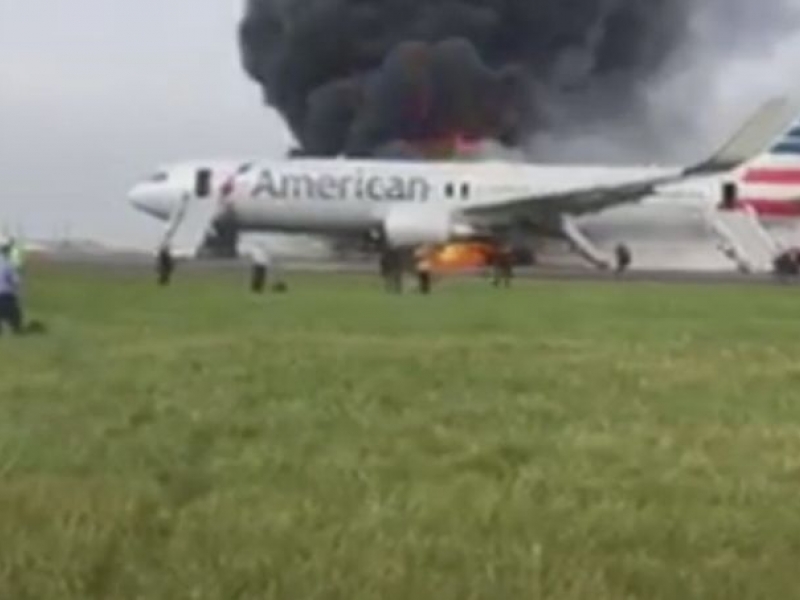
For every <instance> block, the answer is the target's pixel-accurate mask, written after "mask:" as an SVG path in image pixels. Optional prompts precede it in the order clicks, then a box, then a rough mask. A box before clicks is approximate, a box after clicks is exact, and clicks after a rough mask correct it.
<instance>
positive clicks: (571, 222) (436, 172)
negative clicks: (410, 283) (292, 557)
mask: <svg viewBox="0 0 800 600" xmlns="http://www.w3.org/2000/svg"><path fill="white" fill-rule="evenodd" d="M796 116H797V112H796V110H795V109H794V107H793V106H792V105H791V103H790V102H789V101H788V100H786V99H774V100H771V101H769V102H767V103H765V104H764V105H763V106H762V107H761V108H760V110H759V111H757V113H756V114H755V115H754V116H753V117H752V118H751V119H750V120H748V121H747V123H746V124H745V125H744V126H743V127H742V128H741V129H740V130H739V131H738V132H737V133H736V134H735V135H734V136H733V137H732V138H731V139H730V140H729V141H728V142H727V143H726V144H724V145H723V146H722V147H721V148H720V149H719V150H718V151H717V152H716V153H714V154H713V155H712V156H711V157H709V158H707V159H705V160H703V161H700V162H698V163H696V164H694V165H690V166H688V167H660V166H583V165H543V164H538V165H533V164H520V163H507V162H500V161H485V162H475V163H461V162H451V161H432V162H422V161H419V162H413V161H385V160H377V159H372V160H370V159H366V160H351V159H346V158H341V157H337V158H332V159H315V158H303V157H297V158H290V159H287V160H278V161H269V160H244V161H241V162H237V161H224V162H222V163H209V164H207V165H203V166H201V167H199V168H198V167H197V166H196V165H192V164H191V163H186V164H184V165H182V166H178V167H168V168H165V169H159V171H158V172H157V173H156V174H155V175H154V176H152V177H150V178H148V179H147V180H145V181H142V182H139V183H137V184H136V185H135V186H134V187H133V188H132V189H131V190H130V192H129V194H128V199H129V201H130V203H131V204H132V205H133V206H134V207H135V208H136V209H138V210H140V211H142V212H145V213H147V214H148V215H150V216H153V217H155V218H157V219H159V220H160V221H162V222H163V223H164V232H163V235H162V237H161V239H160V243H159V248H162V249H166V250H167V251H169V252H173V251H174V248H175V246H176V245H179V242H180V240H179V238H182V241H183V243H188V245H189V252H190V253H197V252H198V249H199V248H200V247H202V246H203V245H204V244H203V242H204V241H206V242H207V241H208V240H209V239H212V240H213V238H215V237H216V238H217V239H219V238H226V239H228V241H230V239H229V238H230V235H226V233H225V232H229V233H230V232H235V233H236V234H238V233H265V232H282V233H292V234H310V235H321V236H329V237H331V238H340V239H341V238H347V239H352V240H354V241H358V242H363V243H366V244H368V245H369V246H370V247H371V248H373V249H375V250H376V251H377V252H381V253H384V252H389V251H413V249H415V248H418V247H419V246H434V247H436V246H439V247H441V246H443V245H447V244H449V243H454V242H488V243H494V244H506V243H508V242H509V241H513V240H516V239H519V238H521V237H524V236H530V235H534V236H545V237H556V238H561V239H566V240H568V241H569V242H570V243H571V245H572V246H573V248H574V249H575V250H576V251H577V252H578V253H579V254H580V255H581V256H583V257H584V258H585V259H587V260H588V261H589V262H591V263H592V264H594V265H595V266H597V267H599V268H608V267H609V266H610V262H611V259H610V257H609V256H607V255H606V254H605V253H603V252H601V251H599V249H598V248H597V246H596V245H595V244H594V243H592V241H590V240H589V239H588V238H587V236H586V235H585V233H584V232H583V231H582V229H581V227H580V226H579V223H580V220H581V219H584V220H585V219H586V218H587V217H591V216H592V215H599V214H602V213H603V212H607V211H609V210H612V209H614V208H618V207H623V206H626V205H632V204H637V203H641V202H643V201H645V200H649V201H651V202H653V201H655V202H662V203H663V202H665V201H667V202H668V201H678V200H680V199H683V200H684V201H688V202H689V203H695V204H697V203H699V202H701V203H705V204H707V203H708V198H709V197H719V196H720V194H723V195H724V194H727V195H728V196H730V195H731V187H730V186H731V183H730V181H729V180H730V178H731V177H734V178H735V177H736V176H737V175H738V174H739V173H740V172H741V169H742V168H750V167H751V168H756V167H757V166H758V165H759V164H760V163H761V161H762V160H763V159H764V154H763V151H765V150H766V149H768V148H775V146H774V141H775V140H776V139H778V140H783V139H784V138H785V136H786V135H787V131H788V132H790V133H791V132H794V131H795V129H796V128H797V127H800V123H797V122H794V123H793V120H794V119H795V118H796ZM781 143H782V142H779V145H780V144H781ZM771 144H773V145H771ZM689 184H694V187H692V186H690V185H689ZM720 185H723V187H722V188H721V189H720V187H719V186H720ZM733 185H734V186H735V185H736V184H735V183H734V184H733ZM687 186H689V187H687ZM749 200H752V199H749V198H745V199H744V201H749ZM747 206H749V207H750V208H751V209H753V210H762V209H764V208H765V206H767V205H765V204H763V203H752V202H749V204H747Z"/></svg>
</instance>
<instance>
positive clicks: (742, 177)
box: [734, 118, 800, 217]
mask: <svg viewBox="0 0 800 600" xmlns="http://www.w3.org/2000/svg"><path fill="white" fill-rule="evenodd" d="M734 178H735V180H736V183H737V184H738V188H739V204H746V205H750V206H752V207H753V208H754V209H755V210H756V212H757V213H758V214H759V215H760V216H775V217H779V216H782V217H787V216H791V217H800V118H796V119H795V120H794V121H793V122H792V124H791V126H790V127H789V128H787V129H786V130H785V131H784V132H783V134H782V135H781V136H780V137H779V138H778V139H777V140H776V141H775V142H774V143H773V144H771V145H770V147H769V148H768V149H767V150H766V151H765V152H763V153H761V154H760V155H759V156H757V157H756V158H755V159H753V160H752V161H750V162H748V163H747V164H745V165H743V166H742V167H741V168H740V169H739V170H737V172H736V173H735V175H734Z"/></svg>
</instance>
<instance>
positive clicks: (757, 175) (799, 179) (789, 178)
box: [744, 168, 800, 185]
mask: <svg viewBox="0 0 800 600" xmlns="http://www.w3.org/2000/svg"><path fill="white" fill-rule="evenodd" d="M744 181H745V183H777V184H781V185H800V168H796V169H750V170H749V171H747V172H746V173H745V174H744Z"/></svg>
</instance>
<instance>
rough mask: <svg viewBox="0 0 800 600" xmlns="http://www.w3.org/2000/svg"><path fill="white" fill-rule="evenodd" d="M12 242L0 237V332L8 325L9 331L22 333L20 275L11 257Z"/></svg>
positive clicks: (17, 333)
mask: <svg viewBox="0 0 800 600" xmlns="http://www.w3.org/2000/svg"><path fill="white" fill-rule="evenodd" d="M12 251H13V242H12V241H11V240H9V239H7V238H0V333H2V331H3V327H4V326H5V325H8V326H9V327H10V328H11V331H12V332H13V333H14V334H16V335H19V334H21V333H22V307H21V305H20V284H21V282H20V276H19V271H18V270H17V268H16V267H15V266H14V262H13V259H12Z"/></svg>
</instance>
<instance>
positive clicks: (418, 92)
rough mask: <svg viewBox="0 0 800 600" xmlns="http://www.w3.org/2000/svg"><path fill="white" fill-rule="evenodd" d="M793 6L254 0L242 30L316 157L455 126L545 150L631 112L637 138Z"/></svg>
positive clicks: (393, 147) (389, 148)
mask: <svg viewBox="0 0 800 600" xmlns="http://www.w3.org/2000/svg"><path fill="white" fill-rule="evenodd" d="M791 4H793V1H792V0H770V2H769V3H765V6H761V5H760V4H759V3H755V2H752V1H750V0H572V1H570V2H566V1H565V0H516V1H510V2H509V1H508V0H506V1H501V0H486V1H483V2H475V1H474V0H442V1H440V2H436V3H432V2H429V1H425V0H248V3H247V6H246V12H245V16H244V19H243V20H242V23H241V27H240V36H239V37H240V46H241V50H242V60H243V65H244V67H245V69H246V71H247V73H248V74H249V75H250V76H251V77H252V78H253V79H254V80H255V81H256V82H258V83H259V85H260V86H261V87H262V89H263V93H264V98H265V101H266V102H267V103H268V104H270V105H272V106H274V107H275V108H276V109H277V110H278V111H279V112H280V113H281V114H282V115H283V116H284V117H285V119H286V121H287V123H288V124H289V127H290V128H291V130H292V132H293V133H294V135H295V137H296V138H297V140H298V142H299V143H300V145H301V147H302V152H304V153H307V154H312V155H335V154H346V155H350V156H367V155H376V154H377V155H387V154H389V155H391V154H395V155H399V156H415V155H416V154H418V153H419V152H420V149H424V148H426V147H427V145H428V144H430V143H431V142H435V141H436V140H441V139H444V138H448V137H452V136H455V135H458V136H461V137H465V138H470V139H481V140H492V141H494V142H499V143H500V144H502V145H504V146H507V147H521V146H527V145H529V144H530V143H531V142H532V146H533V148H537V144H542V143H545V144H547V143H548V140H553V139H560V140H562V141H563V140H568V139H570V138H571V137H572V136H574V132H575V129H576V128H580V129H582V128H587V129H588V130H589V131H592V128H593V127H599V128H600V129H601V130H602V129H606V128H607V126H608V124H619V122H620V121H619V120H620V119H622V120H624V123H625V124H626V126H625V127H622V128H621V130H620V131H624V132H627V134H628V135H629V136H632V137H631V138H630V139H622V140H621V143H622V145H627V146H629V147H635V146H640V145H641V144H642V143H646V142H643V140H644V138H646V137H647V136H648V135H649V132H650V128H649V127H648V126H649V125H652V123H651V121H652V119H651V116H652V113H653V111H654V110H655V111H658V110H662V109H664V110H666V111H667V112H670V111H672V112H674V113H676V114H678V115H679V116H681V117H685V116H686V115H687V114H688V112H689V111H691V110H692V107H691V106H689V105H686V100H687V97H686V96H685V97H684V98H683V99H680V98H679V97H677V96H676V97H675V101H677V102H681V103H683V104H684V109H677V110H676V109H675V107H674V106H667V107H666V108H665V106H664V103H663V102H662V103H661V104H659V101H658V98H656V99H654V96H653V94H654V90H662V91H664V94H665V95H668V93H667V92H668V91H669V90H670V88H669V86H667V85H666V84H665V82H674V81H680V77H681V76H682V71H683V70H686V71H687V72H688V73H693V74H695V75H694V77H696V80H693V82H694V83H697V82H699V81H700V79H701V77H702V76H701V75H698V74H700V73H705V72H706V71H707V70H708V69H720V68H721V67H722V66H723V65H724V63H725V62H726V61H727V62H730V61H732V60H734V59H735V57H738V56H741V55H743V54H745V55H746V54H748V53H751V54H752V53H758V52H760V51H762V50H764V49H767V48H769V47H771V46H772V45H773V44H774V43H777V41H779V40H780V39H782V38H783V37H785V36H786V35H790V32H791V31H792V27H793V25H794V26H796V23H797V21H795V20H794V18H795V16H796V15H795V14H794V13H792V12H791V11H792V10H793V8H794V7H792V6H790V5H791ZM794 31H796V29H795V30H794ZM684 77H685V76H684ZM691 95H692V94H691V93H690V94H689V96H691ZM697 96H698V100H699V101H702V97H701V95H700V94H699V93H698V94H697ZM676 118H678V117H676ZM570 130H572V133H570Z"/></svg>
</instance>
